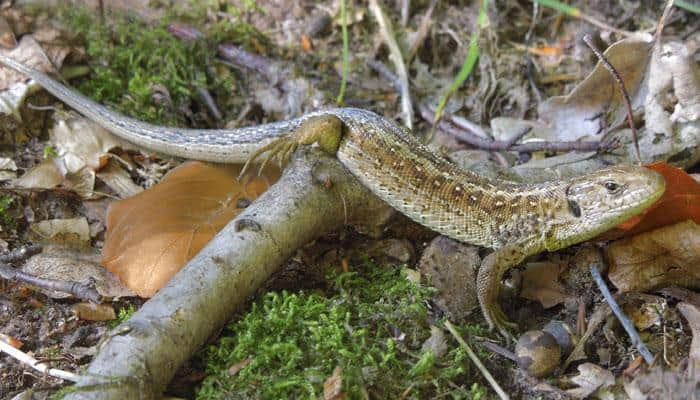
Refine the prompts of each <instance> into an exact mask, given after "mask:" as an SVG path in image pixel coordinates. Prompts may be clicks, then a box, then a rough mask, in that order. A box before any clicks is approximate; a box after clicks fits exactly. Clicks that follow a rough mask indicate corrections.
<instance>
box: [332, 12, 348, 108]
mask: <svg viewBox="0 0 700 400" xmlns="http://www.w3.org/2000/svg"><path fill="white" fill-rule="evenodd" d="M340 21H341V22H340V23H341V26H342V28H341V33H342V37H343V66H342V77H341V80H340V91H339V92H338V97H337V98H336V99H335V102H336V103H337V104H338V105H342V104H343V100H344V98H345V88H346V87H347V85H348V74H349V73H350V50H349V44H348V19H347V12H346V10H345V0H340Z"/></svg>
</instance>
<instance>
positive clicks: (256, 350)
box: [198, 264, 484, 399]
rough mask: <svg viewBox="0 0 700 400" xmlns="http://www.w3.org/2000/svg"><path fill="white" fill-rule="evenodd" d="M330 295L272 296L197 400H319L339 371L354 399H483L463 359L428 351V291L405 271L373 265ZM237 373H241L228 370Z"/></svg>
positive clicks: (246, 322)
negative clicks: (424, 350) (425, 345)
mask: <svg viewBox="0 0 700 400" xmlns="http://www.w3.org/2000/svg"><path fill="white" fill-rule="evenodd" d="M330 282H331V288H330V289H329V290H328V291H327V293H326V294H325V295H320V294H316V293H305V292H299V293H288V292H281V293H267V294H265V295H264V296H263V297H262V299H260V300H259V301H258V302H256V303H254V304H253V306H252V309H251V310H250V311H249V312H248V313H247V314H245V315H243V316H241V317H240V318H239V319H237V320H235V321H233V322H232V323H231V324H230V325H229V326H228V329H230V331H231V332H232V333H231V336H228V337H224V338H223V339H221V340H220V343H219V344H217V345H216V346H213V347H211V348H210V349H209V350H208V352H207V356H206V360H207V365H208V367H207V368H208V371H207V372H208V377H207V379H206V380H205V381H204V383H203V385H202V387H201V389H200V391H199V393H198V399H220V398H226V399H232V398H269V399H273V398H274V399H279V398H309V399H311V398H313V399H316V398H319V396H320V395H321V394H322V393H323V383H324V381H325V380H326V379H327V378H328V377H330V376H331V374H332V373H333V370H334V369H335V368H336V367H340V368H341V370H342V380H343V391H344V393H346V394H347V395H348V397H349V398H364V397H365V396H366V395H367V394H368V395H369V396H370V397H371V398H398V397H399V396H401V395H402V393H403V392H404V391H407V392H408V395H407V396H406V397H405V398H409V399H410V398H415V399H423V398H433V397H443V396H446V397H447V398H480V397H481V396H482V395H483V393H484V388H483V387H482V386H480V385H477V384H472V383H467V380H468V374H467V372H468V367H469V364H468V363H469V361H468V359H467V355H466V353H465V352H464V351H463V350H461V349H460V348H459V347H457V346H452V348H451V350H449V351H448V353H447V354H445V355H444V356H443V357H441V358H440V359H436V358H435V357H433V356H432V353H430V354H429V355H427V356H426V355H425V354H426V353H421V345H422V344H423V342H424V341H425V340H426V339H427V338H428V337H429V336H430V326H429V323H428V320H427V318H428V309H427V306H426V304H427V303H426V302H427V300H428V299H429V298H430V297H431V295H432V293H433V290H432V289H431V288H427V287H423V286H419V285H416V284H414V283H412V282H411V281H409V280H408V279H406V277H405V274H403V273H402V272H401V269H400V268H379V267H377V266H374V265H370V264H368V265H366V266H364V267H363V268H362V271H361V273H358V272H350V273H343V274H340V275H337V276H335V277H333V278H332V279H330ZM234 365H239V366H241V365H244V366H243V367H242V368H241V369H240V370H239V371H234V372H230V370H229V369H230V368H231V367H232V366H234Z"/></svg>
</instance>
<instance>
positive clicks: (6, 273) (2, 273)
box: [0, 263, 102, 303]
mask: <svg viewBox="0 0 700 400" xmlns="http://www.w3.org/2000/svg"><path fill="white" fill-rule="evenodd" d="M0 277H1V278H3V279H7V280H15V281H19V282H24V283H28V284H30V285H34V286H38V287H40V288H43V289H49V290H55V291H58V292H62V293H69V294H72V295H73V296H75V297H77V298H79V299H82V300H87V301H90V302H93V303H101V302H102V295H100V294H99V293H98V292H97V290H95V288H94V287H93V286H92V285H86V284H83V283H80V282H74V281H58V280H54V279H45V278H39V277H36V276H33V275H29V274H27V273H25V272H22V271H20V270H18V269H16V268H13V267H11V266H9V265H7V264H4V263H0Z"/></svg>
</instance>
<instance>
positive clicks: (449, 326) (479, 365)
mask: <svg viewBox="0 0 700 400" xmlns="http://www.w3.org/2000/svg"><path fill="white" fill-rule="evenodd" d="M445 328H447V330H448V331H450V333H451V334H452V336H454V338H455V339H456V340H457V342H459V344H460V345H461V346H462V348H464V350H465V351H466V352H467V355H468V356H469V358H470V359H471V360H472V362H473V363H474V365H476V368H478V369H479V371H480V372H481V374H482V375H484V378H486V381H487V382H488V383H489V384H490V385H491V387H492V388H493V390H494V391H495V392H496V394H497V395H498V397H500V398H501V399H502V400H507V399H509V397H508V395H507V394H506V392H505V391H503V389H502V388H501V386H500V385H499V384H498V382H496V379H494V377H493V375H491V373H490V372H489V370H488V369H486V367H485V366H484V364H482V363H481V360H479V357H477V355H476V353H474V351H473V350H472V348H471V347H469V345H468V344H467V342H465V341H464V339H462V335H460V334H459V332H457V329H456V328H455V326H454V325H452V323H451V322H450V321H449V320H446V321H445Z"/></svg>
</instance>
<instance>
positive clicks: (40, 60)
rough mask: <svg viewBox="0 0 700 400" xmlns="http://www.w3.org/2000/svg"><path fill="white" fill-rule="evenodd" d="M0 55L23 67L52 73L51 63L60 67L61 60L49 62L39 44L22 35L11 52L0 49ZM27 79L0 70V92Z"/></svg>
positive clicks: (10, 71)
mask: <svg viewBox="0 0 700 400" xmlns="http://www.w3.org/2000/svg"><path fill="white" fill-rule="evenodd" d="M0 54H2V55H4V56H7V57H10V58H13V59H15V60H17V61H19V62H21V63H22V64H24V65H27V66H30V67H33V68H35V69H38V70H39V71H42V72H52V71H53V70H54V67H53V64H52V63H53V62H55V64H56V65H61V62H62V60H50V59H49V58H48V57H47V56H46V54H45V53H44V50H43V49H42V48H41V46H40V45H39V43H37V41H36V40H34V38H33V37H32V36H31V35H24V36H22V39H21V40H20V42H19V45H18V46H17V47H15V48H14V49H12V50H4V49H0ZM25 81H27V77H26V76H24V75H23V74H20V73H19V72H16V71H14V70H11V69H9V68H4V67H2V68H0V90H5V89H7V88H8V87H10V85H11V84H13V83H15V82H25Z"/></svg>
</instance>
